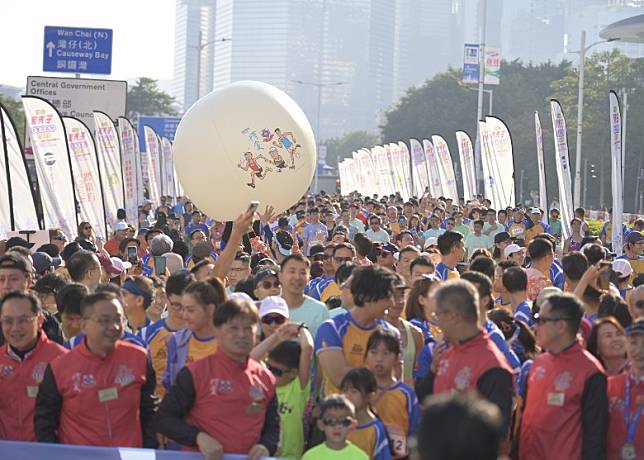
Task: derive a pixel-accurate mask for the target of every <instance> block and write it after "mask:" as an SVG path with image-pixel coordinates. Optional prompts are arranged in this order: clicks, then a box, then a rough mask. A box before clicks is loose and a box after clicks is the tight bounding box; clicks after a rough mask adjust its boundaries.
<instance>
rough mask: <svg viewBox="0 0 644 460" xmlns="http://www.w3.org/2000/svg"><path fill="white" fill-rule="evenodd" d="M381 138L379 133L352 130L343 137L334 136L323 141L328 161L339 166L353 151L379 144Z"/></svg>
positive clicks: (330, 164) (329, 163) (331, 164)
mask: <svg viewBox="0 0 644 460" xmlns="http://www.w3.org/2000/svg"><path fill="white" fill-rule="evenodd" d="M379 141H380V138H379V137H378V135H377V134H373V133H369V132H367V131H351V132H349V133H346V134H345V135H344V136H342V137H333V138H331V139H327V140H325V141H323V142H322V143H321V144H322V145H326V150H327V153H326V163H327V164H328V165H329V166H337V165H338V163H339V162H340V161H342V160H344V159H345V158H348V157H351V153H352V152H353V151H354V150H357V149H359V148H362V147H371V146H373V145H376V144H378V142H379Z"/></svg>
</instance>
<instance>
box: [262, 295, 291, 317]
mask: <svg viewBox="0 0 644 460" xmlns="http://www.w3.org/2000/svg"><path fill="white" fill-rule="evenodd" d="M270 313H277V314H279V315H282V316H283V317H284V318H288V317H289V313H288V305H286V301H285V300H284V299H283V298H281V297H280V296H278V295H272V296H268V297H266V298H265V299H264V300H262V303H261V304H259V317H260V318H263V317H264V316H266V315H268V314H270Z"/></svg>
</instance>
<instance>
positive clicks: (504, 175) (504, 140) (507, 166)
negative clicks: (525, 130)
mask: <svg viewBox="0 0 644 460" xmlns="http://www.w3.org/2000/svg"><path fill="white" fill-rule="evenodd" d="M485 124H486V125H487V129H488V132H489V134H490V145H491V146H492V151H493V152H494V154H493V158H494V162H493V166H494V173H495V176H494V178H495V180H496V182H497V183H498V186H499V195H500V197H501V200H502V202H501V204H502V205H503V208H506V207H508V206H514V204H515V201H516V199H515V195H514V157H513V153H512V137H511V136H510V131H509V130H508V127H507V126H506V125H505V123H503V121H502V120H501V119H500V118H497V117H485ZM503 208H501V207H498V208H496V209H503Z"/></svg>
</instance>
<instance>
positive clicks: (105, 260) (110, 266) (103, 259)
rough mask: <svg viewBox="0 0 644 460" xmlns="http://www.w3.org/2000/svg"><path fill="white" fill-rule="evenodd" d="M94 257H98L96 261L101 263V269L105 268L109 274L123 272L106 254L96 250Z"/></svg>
mask: <svg viewBox="0 0 644 460" xmlns="http://www.w3.org/2000/svg"><path fill="white" fill-rule="evenodd" d="M96 257H98V261H99V262H100V263H101V267H103V270H105V271H106V272H107V273H109V274H110V275H120V274H121V272H123V270H122V269H121V268H120V267H117V266H116V265H115V264H114V262H112V258H111V257H110V256H108V255H107V254H105V253H103V252H97V253H96Z"/></svg>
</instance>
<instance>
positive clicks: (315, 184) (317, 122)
mask: <svg viewBox="0 0 644 460" xmlns="http://www.w3.org/2000/svg"><path fill="white" fill-rule="evenodd" d="M317 87H318V102H317V108H316V115H315V136H316V139H315V140H316V141H317V142H316V148H317V150H318V153H319V151H320V141H321V139H320V110H321V109H320V107H321V106H322V83H319V84H318V85H317ZM319 167H320V160H319V159H316V160H315V177H314V178H313V193H318V175H319Z"/></svg>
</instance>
